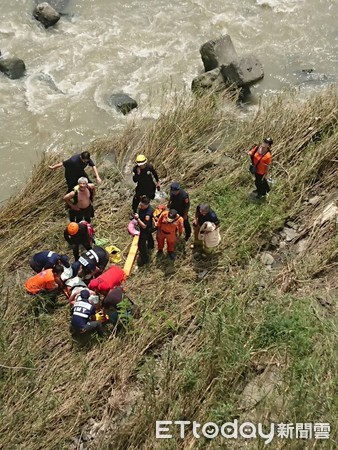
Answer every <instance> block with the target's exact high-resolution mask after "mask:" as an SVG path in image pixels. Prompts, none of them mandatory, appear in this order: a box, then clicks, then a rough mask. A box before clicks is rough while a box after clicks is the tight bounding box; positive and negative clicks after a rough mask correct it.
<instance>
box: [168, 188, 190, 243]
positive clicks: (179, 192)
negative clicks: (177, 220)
mask: <svg viewBox="0 0 338 450" xmlns="http://www.w3.org/2000/svg"><path fill="white" fill-rule="evenodd" d="M168 208H169V209H176V211H177V212H178V214H179V215H180V216H181V217H182V218H183V226H184V233H185V236H184V239H185V241H188V240H189V238H190V236H191V226H190V223H189V219H188V213H189V208H190V200H189V195H188V194H187V192H185V191H184V190H183V189H181V186H180V185H179V184H178V183H172V184H171V186H170V198H169V202H168Z"/></svg>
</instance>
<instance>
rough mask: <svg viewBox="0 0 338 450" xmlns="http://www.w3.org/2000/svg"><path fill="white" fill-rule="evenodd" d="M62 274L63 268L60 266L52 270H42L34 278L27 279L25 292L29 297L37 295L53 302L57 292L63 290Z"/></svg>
mask: <svg viewBox="0 0 338 450" xmlns="http://www.w3.org/2000/svg"><path fill="white" fill-rule="evenodd" d="M62 272H63V266H61V265H56V266H55V267H53V269H47V270H43V271H42V272H40V273H38V274H37V275H34V277H31V278H28V280H27V281H26V283H25V288H26V291H27V292H28V293H29V294H31V295H37V294H39V295H43V296H46V297H49V298H50V299H52V300H55V299H56V296H57V294H58V291H59V290H61V289H62V288H63V282H62V280H61V274H62Z"/></svg>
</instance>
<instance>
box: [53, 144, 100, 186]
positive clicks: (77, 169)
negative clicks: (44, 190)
mask: <svg viewBox="0 0 338 450" xmlns="http://www.w3.org/2000/svg"><path fill="white" fill-rule="evenodd" d="M87 166H89V167H91V168H92V169H93V172H94V175H95V178H96V181H97V182H98V183H99V184H100V183H101V178H100V176H99V174H98V171H97V168H96V166H95V163H94V161H93V160H92V159H91V158H90V153H89V152H87V151H85V152H82V153H80V154H76V155H73V156H71V157H70V158H69V159H66V160H65V161H62V162H59V163H57V164H54V165H53V166H49V168H50V169H51V170H55V169H59V168H61V167H64V168H65V178H66V182H67V187H68V191H67V192H71V191H72V190H73V188H74V186H76V185H77V183H78V179H79V178H81V177H85V178H87V179H88V181H89V183H91V181H90V179H89V177H88V175H87V174H86V172H85V170H84V169H85V168H86V167H87Z"/></svg>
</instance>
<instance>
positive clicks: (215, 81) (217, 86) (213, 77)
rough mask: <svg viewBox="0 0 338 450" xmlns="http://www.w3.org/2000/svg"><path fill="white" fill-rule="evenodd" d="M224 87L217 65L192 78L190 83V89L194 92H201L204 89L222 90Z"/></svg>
mask: <svg viewBox="0 0 338 450" xmlns="http://www.w3.org/2000/svg"><path fill="white" fill-rule="evenodd" d="M225 88H226V84H225V82H224V79H223V76H222V74H221V69H220V68H219V67H217V68H216V69H214V70H210V71H209V72H205V73H202V74H201V75H199V76H198V77H196V78H194V79H193V80H192V83H191V90H192V91H193V92H196V93H202V92H203V91H205V90H213V91H215V92H220V91H223V90H224V89H225Z"/></svg>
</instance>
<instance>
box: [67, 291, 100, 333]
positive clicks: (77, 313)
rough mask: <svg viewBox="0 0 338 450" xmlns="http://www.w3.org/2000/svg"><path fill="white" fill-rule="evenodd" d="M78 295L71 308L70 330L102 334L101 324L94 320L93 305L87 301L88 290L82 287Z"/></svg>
mask: <svg viewBox="0 0 338 450" xmlns="http://www.w3.org/2000/svg"><path fill="white" fill-rule="evenodd" d="M80 296H81V297H80V298H79V300H78V301H76V302H75V304H74V306H73V308H72V320H71V330H72V331H73V332H75V333H93V332H96V333H97V334H98V335H99V336H103V335H104V332H103V327H102V324H101V322H98V321H96V320H95V312H96V310H95V306H94V305H92V304H91V303H90V302H89V297H90V292H89V291H88V289H84V290H83V291H81V293H80ZM91 319H92V320H91Z"/></svg>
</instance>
